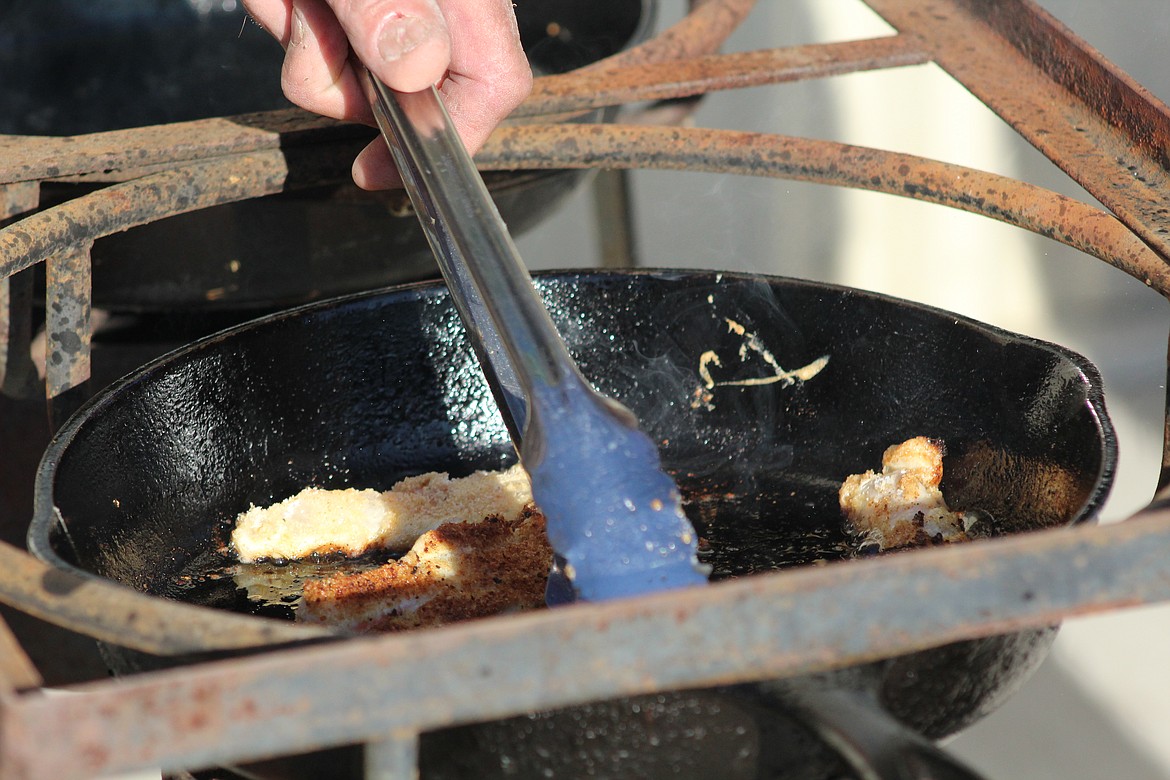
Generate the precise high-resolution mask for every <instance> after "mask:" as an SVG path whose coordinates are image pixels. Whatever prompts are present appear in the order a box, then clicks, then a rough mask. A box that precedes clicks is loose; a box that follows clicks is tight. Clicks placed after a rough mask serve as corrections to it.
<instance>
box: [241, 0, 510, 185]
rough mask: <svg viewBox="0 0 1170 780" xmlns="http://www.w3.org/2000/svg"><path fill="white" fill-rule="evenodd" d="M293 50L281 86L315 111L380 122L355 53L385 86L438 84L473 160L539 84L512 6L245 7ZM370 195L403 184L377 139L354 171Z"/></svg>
mask: <svg viewBox="0 0 1170 780" xmlns="http://www.w3.org/2000/svg"><path fill="white" fill-rule="evenodd" d="M243 2H244V6H245V7H246V8H247V9H248V12H249V13H250V14H251V16H252V18H253V19H255V20H256V22H257V23H258V24H259V25H260V26H261V27H263V28H264V29H265V30H267V31H268V32H269V33H270V34H272V35H273V36H274V37H275V38H276V39H277V40H278V41H280V43H281V45H282V46H283V47H284V49H285V58H284V66H283V68H282V69H281V87H282V88H283V89H284V94H285V96H287V97H288V99H289V100H291V101H292V102H293V103H295V104H296V105H298V106H300V107H301V108H304V109H307V110H309V111H312V112H314V113H317V114H322V115H324V116H329V117H333V118H335V119H342V120H346V121H354V122H365V123H367V124H373V123H374V118H373V113H372V111H371V110H370V105H369V103H368V101H367V100H366V93H365V90H364V88H363V86H362V83H361V79H360V74H359V73H358V72H357V71H355V70H354V67H353V65H352V60H351V59H350V50H351V47H352V51H353V53H354V54H356V55H357V58H358V59H359V60H361V62H362V63H363V64H365V66H366V67H368V68H369V69H370V71H371V72H373V74H374V75H375V76H377V77H378V78H380V79H381V80H382V81H383V82H384V83H385V84H386V85H387V86H389V87H391V88H393V89H396V90H398V91H400V92H416V91H418V90H421V89H425V88H427V87H429V86H431V85H438V86H439V91H440V92H441V93H442V95H443V102H444V103H445V104H446V106H447V110H448V111H449V112H450V114H451V119H452V121H453V122H454V123H455V127H456V128H457V129H458V131H459V135H460V137H461V138H462V139H463V143H464V144H465V145H466V146H467V149H468V151H470V152H472V153H474V152H475V151H476V150H477V149H479V147H480V146H481V145H482V144H483V142H484V141H485V140H487V137H488V135H490V134H491V132H492V130H494V129H495V127H496V125H498V124H499V123H500V121H501V120H503V118H504V117H506V116H507V115H508V114H509V113H511V111H512V110H513V109H514V108H516V106H518V105H519V104H520V102H521V101H523V100H524V98H525V97H526V96H527V95H528V92H529V90H530V89H531V87H532V72H531V70H530V69H529V67H528V61H527V59H526V58H525V56H524V50H523V49H522V48H521V46H520V35H519V33H518V32H517V30H516V17H515V14H514V12H513V10H512V3H511V0H243ZM353 179H354V182H355V183H357V185H358V186H359V187H362V188H363V189H370V190H373V189H385V188H387V187H392V186H396V185H398V184H399V183H400V182H401V179H400V178H399V176H398V173H397V171H396V169H395V167H394V162H393V160H392V159H391V157H390V152H389V150H388V149H387V148H386V144H385V143H384V142H383V141H382V140H381V139H378V140H377V141H375V142H374V143H372V144H370V145H369V146H367V147H366V148H365V149H364V150H363V151H362V152H361V153H360V154H359V155H358V157H357V159H356V160H355V161H354V164H353Z"/></svg>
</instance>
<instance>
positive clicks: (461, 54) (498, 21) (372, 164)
mask: <svg viewBox="0 0 1170 780" xmlns="http://www.w3.org/2000/svg"><path fill="white" fill-rule="evenodd" d="M440 8H441V10H442V13H443V16H444V18H445V19H446V23H447V26H448V28H449V29H450V31H451V32H450V35H451V55H450V62H449V63H448V70H447V73H446V78H445V79H444V80H443V82H442V87H441V90H440V91H441V92H442V93H443V102H444V103H445V104H446V106H447V111H448V113H450V114H451V119H452V121H453V122H454V123H455V128H456V129H457V130H458V131H459V136H460V138H462V139H463V143H464V145H465V146H467V148H468V151H470V152H472V153H474V152H475V151H476V150H478V149H479V147H480V146H482V145H483V142H484V141H486V140H487V137H488V136H489V135H491V132H492V130H494V129H495V128H496V126H497V125H498V124H499V123H500V122H501V121H502V120H503V119H504V118H505V117H506V116H507V115H508V114H510V113H511V112H512V111H513V109H515V108H516V106H518V105H520V103H521V102H522V101H523V100H524V98H525V97H527V96H528V93H529V91H530V90H531V89H532V71H531V68H530V67H529V65H528V60H527V58H526V57H525V56H524V49H523V47H522V46H521V45H520V34H519V32H518V31H517V29H516V18H515V15H514V13H513V10H512V3H511V0H440ZM387 83H389V82H387ZM432 83H433V82H432ZM391 86H393V85H391ZM404 91H405V90H404ZM353 178H354V181H355V182H356V183H357V185H358V186H359V187H362V188H364V189H382V188H385V187H394V186H398V184H399V183H400V181H401V179H399V177H398V174H397V172H396V171H395V168H394V164H393V162H392V160H391V158H390V154H389V152H388V151H387V150H386V149H385V148H384V145H383V146H381V147H379V146H378V145H377V144H371V145H370V146H369V147H367V148H366V149H365V150H364V151H363V152H362V153H361V154H360V155H359V156H358V158H357V160H355V162H354V166H353Z"/></svg>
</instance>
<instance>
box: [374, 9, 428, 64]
mask: <svg viewBox="0 0 1170 780" xmlns="http://www.w3.org/2000/svg"><path fill="white" fill-rule="evenodd" d="M433 32H434V26H433V25H432V24H431V23H430V21H428V20H427V19H422V18H419V17H417V16H399V17H398V18H397V19H392V20H391V21H390V22H388V23H387V24H386V26H385V27H383V28H382V34H381V36H380V37H379V38H378V53H379V54H380V55H382V59H383V60H386V61H387V62H392V61H394V60H397V59H400V58H402V57H403V56H405V55H406V54H407V53H408V52H410V51H411V50H412V49H415V48H417V47H418V46H419V45H420V44H422V43H423V42H424V41H426V40H427V39H428V38H430V37H431V34H432V33H433Z"/></svg>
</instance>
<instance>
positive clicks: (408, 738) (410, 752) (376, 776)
mask: <svg viewBox="0 0 1170 780" xmlns="http://www.w3.org/2000/svg"><path fill="white" fill-rule="evenodd" d="M417 778H418V734H415V733H414V732H395V733H394V734H392V735H391V736H389V737H387V738H386V739H384V740H382V741H381V742H371V743H369V744H367V745H366V780H417Z"/></svg>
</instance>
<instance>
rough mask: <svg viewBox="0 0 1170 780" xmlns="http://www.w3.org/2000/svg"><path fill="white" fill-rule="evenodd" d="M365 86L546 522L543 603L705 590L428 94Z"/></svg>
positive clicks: (625, 425) (686, 536)
mask: <svg viewBox="0 0 1170 780" xmlns="http://www.w3.org/2000/svg"><path fill="white" fill-rule="evenodd" d="M366 75H367V80H368V85H369V90H370V99H371V104H372V105H373V107H374V115H375V116H376V117H377V120H378V124H379V127H380V129H381V130H382V133H383V135H384V136H385V138H386V140H387V143H388V144H389V146H390V150H391V152H392V154H393V155H394V159H395V162H396V163H397V165H398V169H399V172H400V173H401V175H402V178H403V181H404V184H405V186H406V190H407V193H408V194H409V195H410V198H411V201H412V202H413V203H414V206H415V209H416V211H417V212H418V216H419V220H420V222H421V223H422V226H423V230H424V232H425V233H426V235H427V239H428V241H429V242H430V244H431V248H432V250H433V251H434V253H435V257H436V259H437V261H438V264H439V268H440V270H441V271H442V273H443V276H444V278H445V279H446V281H447V285H448V287H449V288H450V291H451V296H452V298H453V300H454V302H455V306H456V308H457V310H458V311H459V314H460V316H461V317H462V319H463V322H464V324H465V326H466V327H467V330H468V333H469V335H470V336H471V341H472V343H473V344H474V346H475V349H476V353H477V355H478V357H479V360H480V364H481V365H482V366H483V369H484V373H485V375H486V376H487V379H488V383H489V385H490V386H491V388H492V392H493V393H494V394H495V397H496V400H497V403H498V404H499V406H500V411H501V413H502V414H503V415H504V418H505V421H506V422H507V425H508V429H509V432H510V434H511V436H512V441H513V443H514V445H515V446H516V449H517V452H518V453H519V454H520V458H521V461H522V462H523V464H524V467H525V469H526V470H527V471H528V473H529V476H530V477H531V478H532V492H533V498H534V500H535V501H536V503H537V505H538V506H539V507H540V508H541V511H542V512H543V513H544V515H545V517H546V518H547V520H548V533H549V541H550V543H551V544H552V547H553V550H554V552H555V553H556V556H557V564H558V565H557V569H556V570H555V571H554V577H553V579H551V580H550V589H549V600H550V602H555V601H560V600H562V595H564V596H567V597H569V598H573V597H575V598H581V599H585V600H590V601H593V600H600V599H606V598H615V597H621V596H629V595H637V594H640V593H646V592H651V591H656V590H663V589H667V588H675V587H681V586H687V585H697V584H702V583H705V582H706V570H705V567H703V566H702V565H700V564H699V562H698V559H697V557H696V549H697V541H698V540H697V537H696V535H695V531H694V528H693V527H692V526H691V523H690V521H689V520H687V518H686V515H684V514H683V511H682V504H681V499H680V496H679V493H678V489H677V487H676V486H675V484H674V481H673V480H672V479H670V477H669V476H667V475H666V474H665V473H664V472H663V470H662V467H661V463H660V460H659V456H658V450H657V448H656V447H655V446H654V443H653V442H652V441H651V440H650V439H649V437H648V436H646V435H645V434H644V433H642V432H641V431H640V430H639V429H638V427H637V423H636V421H635V420H634V417H633V415H632V414H631V413H630V412H629V411H628V410H626V409H625V408H624V407H622V406H620V405H619V404H617V403H615V402H614V401H611V400H610V399H608V398H605V397H603V396H601V395H600V394H598V393H597V392H596V391H595V390H594V389H593V388H592V387H591V386H590V385H589V383H588V382H587V381H586V380H585V379H584V378H583V377H582V376H581V374H580V372H579V371H578V370H577V367H576V364H575V363H574V361H573V359H572V357H571V356H570V355H569V352H568V350H567V349H566V347H565V345H564V342H563V341H562V340H561V338H560V335H559V334H558V333H557V330H556V327H555V325H554V324H553V322H552V319H551V318H550V317H549V315H548V312H547V310H546V309H545V308H544V305H543V303H542V302H541V300H540V298H539V297H538V296H537V294H536V290H535V288H534V287H533V286H532V280H531V278H530V277H529V275H528V271H527V270H526V268H525V266H524V263H523V262H522V261H521V259H520V255H519V252H518V251H517V250H516V247H515V245H514V244H513V243H512V239H511V237H510V236H509V235H508V232H507V228H506V227H505V225H504V223H503V220H502V219H501V218H500V215H499V212H498V211H497V210H496V207H495V204H494V203H493V202H492V200H491V197H490V196H489V195H488V192H487V188H486V187H485V186H484V183H483V180H482V179H481V178H480V176H479V172H478V171H477V170H476V168H475V165H474V163H473V162H472V160H471V157H470V155H468V153H467V151H466V149H464V147H463V143H462V141H461V140H460V139H459V137H458V134H457V133H456V131H455V129H454V127H453V125H452V123H451V120H450V117H449V116H448V115H447V112H446V109H445V108H444V107H443V104H442V101H441V100H440V99H439V96H438V93H437V92H436V91H435V90H434V89H433V88H432V89H428V90H424V91H422V92H417V93H409V94H407V93H399V92H395V91H393V90H391V89H389V88H388V87H387V86H386V85H384V84H382V83H381V82H380V81H379V80H378V79H377V78H375V77H374V76H372V75H370V74H369V73H367V74H366ZM562 576H563V577H564V578H565V580H567V585H568V588H567V589H562V588H561V587H558V586H564V585H565V584H566V583H565V582H563V581H561V580H560V578H561V577H562Z"/></svg>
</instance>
